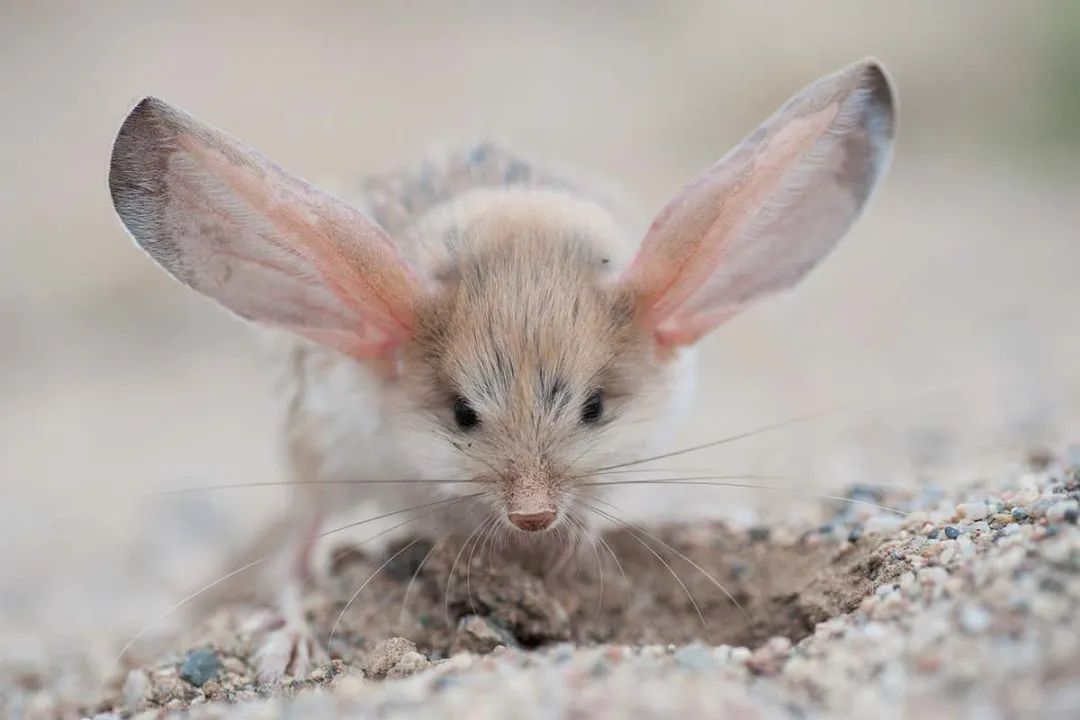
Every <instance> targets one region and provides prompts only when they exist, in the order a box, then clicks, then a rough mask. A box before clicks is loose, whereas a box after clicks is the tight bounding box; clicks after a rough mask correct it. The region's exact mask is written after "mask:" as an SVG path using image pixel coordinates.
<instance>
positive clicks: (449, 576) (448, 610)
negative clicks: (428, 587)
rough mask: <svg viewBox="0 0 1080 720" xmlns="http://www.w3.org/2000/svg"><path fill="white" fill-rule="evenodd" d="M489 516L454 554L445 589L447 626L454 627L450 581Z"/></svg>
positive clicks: (444, 605)
mask: <svg viewBox="0 0 1080 720" xmlns="http://www.w3.org/2000/svg"><path fill="white" fill-rule="evenodd" d="M487 521H488V518H484V519H483V520H481V521H480V522H478V523H477V524H476V527H475V528H474V529H473V531H472V532H471V533H469V536H468V537H467V538H465V542H463V543H462V544H461V548H460V549H458V552H457V555H455V556H454V562H453V563H451V565H450V573H449V574H448V575H447V576H446V589H445V590H444V591H443V614H444V615H445V616H446V627H447V628H448V629H452V626H451V624H450V583H451V582H453V580H454V569H455V568H457V564H458V562H460V561H461V555H462V553H464V552H465V548H467V547H468V546H469V542H470V541H471V540H472V539H473V537H474V536H475V535H476V534H477V533H478V532H480V528H482V527H484V526H485V525H486V524H487Z"/></svg>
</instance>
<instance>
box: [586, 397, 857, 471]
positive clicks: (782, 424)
mask: <svg viewBox="0 0 1080 720" xmlns="http://www.w3.org/2000/svg"><path fill="white" fill-rule="evenodd" d="M852 404H853V403H852ZM846 407H847V406H840V407H834V408H829V409H826V410H816V411H814V412H810V413H806V414H804V415H798V416H796V417H793V418H788V419H787V420H781V421H779V422H775V423H770V424H768V425H762V426H761V427H758V428H755V429H753V430H748V431H746V432H742V433H739V434H737V435H728V436H727V437H724V438H721V439H719V440H713V441H712V442H707V443H701V444H700V445H693V446H691V447H688V448H683V449H682V450H673V451H671V452H666V453H661V454H660V455H653V456H651V457H647V458H639V459H637V460H630V461H629V462H624V463H617V464H615V465H608V466H606V467H601V468H595V469H593V470H590V471H589V473H588V474H596V473H600V472H606V471H608V470H618V469H620V468H626V467H632V466H634V465H644V464H645V463H650V462H655V461H657V460H664V459H666V458H672V457H678V456H680V455H687V454H689V453H693V452H698V451H699V450H706V449H708V448H712V447H719V446H721V445H727V444H728V443H733V442H736V441H738V440H745V439H747V438H750V437H753V436H755V435H761V434H763V433H767V432H772V431H774V430H780V429H781V428H786V427H790V426H792V425H798V424H799V423H804V422H808V421H810V420H813V419H815V418H818V417H821V416H824V415H828V414H831V413H834V412H837V411H838V410H841V409H844V408H846Z"/></svg>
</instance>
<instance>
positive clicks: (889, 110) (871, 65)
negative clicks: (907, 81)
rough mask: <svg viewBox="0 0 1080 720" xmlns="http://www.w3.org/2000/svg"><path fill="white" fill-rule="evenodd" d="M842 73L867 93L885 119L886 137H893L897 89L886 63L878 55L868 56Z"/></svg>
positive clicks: (872, 103) (867, 96)
mask: <svg viewBox="0 0 1080 720" xmlns="http://www.w3.org/2000/svg"><path fill="white" fill-rule="evenodd" d="M842 73H843V74H844V75H847V76H848V77H850V78H851V79H852V81H853V84H854V85H855V86H856V87H858V88H859V89H861V90H862V91H863V92H865V93H866V98H867V99H868V100H869V102H870V104H871V105H872V106H873V107H874V108H875V109H876V110H877V113H878V114H879V116H880V117H881V118H882V119H883V120H884V123H883V126H884V127H883V129H884V131H885V135H886V137H888V138H892V137H893V135H894V133H895V131H896V121H895V118H896V91H895V90H894V84H893V82H892V80H891V79H890V77H889V72H888V71H887V70H886V69H885V65H884V64H883V63H882V62H881V61H880V60H878V59H877V58H876V57H873V56H868V57H865V58H863V59H862V60H860V61H858V62H856V63H853V64H851V65H849V66H848V67H847V68H845V70H844V71H842Z"/></svg>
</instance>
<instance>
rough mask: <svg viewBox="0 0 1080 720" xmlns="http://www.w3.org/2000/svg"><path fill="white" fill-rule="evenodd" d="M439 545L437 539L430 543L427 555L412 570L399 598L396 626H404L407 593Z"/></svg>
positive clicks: (440, 543) (439, 541)
mask: <svg viewBox="0 0 1080 720" xmlns="http://www.w3.org/2000/svg"><path fill="white" fill-rule="evenodd" d="M440 545H442V539H439V540H437V541H435V542H434V543H432V545H431V548H430V549H429V550H428V551H427V554H425V555H424V557H423V558H421V560H420V564H419V565H417V566H416V570H413V574H412V577H411V578H409V584H408V585H406V586H405V594H404V595H402V596H401V611H400V612H399V613H398V625H400V626H404V625H405V610H406V608H407V606H408V603H409V593H411V592H412V588H413V583H415V582H416V578H418V577H419V576H420V571H421V570H422V569H423V568H424V564H425V563H426V562H427V561H428V559H429V558H430V557H431V556H432V555H434V554H435V550H436V549H438V547H439V546H440Z"/></svg>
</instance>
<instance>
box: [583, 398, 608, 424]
mask: <svg viewBox="0 0 1080 720" xmlns="http://www.w3.org/2000/svg"><path fill="white" fill-rule="evenodd" d="M603 414H604V393H603V391H601V390H593V391H592V393H591V394H590V395H589V398H588V399H587V400H586V401H585V404H584V405H582V406H581V422H583V423H588V424H592V423H594V422H597V421H598V420H600V417H601V416H602V415H603Z"/></svg>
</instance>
